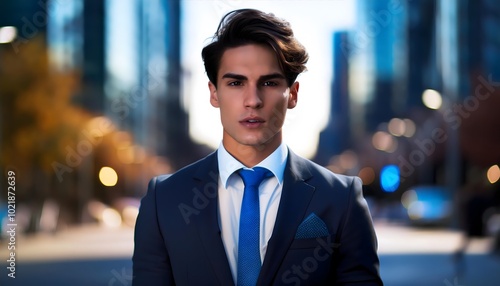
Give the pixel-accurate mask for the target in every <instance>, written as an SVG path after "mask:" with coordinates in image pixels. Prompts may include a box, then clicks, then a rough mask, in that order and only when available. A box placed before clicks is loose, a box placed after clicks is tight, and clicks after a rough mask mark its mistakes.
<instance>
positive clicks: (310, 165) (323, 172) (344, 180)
mask: <svg viewBox="0 0 500 286" xmlns="http://www.w3.org/2000/svg"><path fill="white" fill-rule="evenodd" d="M298 158H299V160H301V161H302V164H303V166H304V167H306V168H307V169H308V170H309V171H310V172H311V176H312V178H313V179H315V180H324V181H325V182H328V183H329V184H334V185H337V184H341V185H343V186H344V187H348V186H350V185H352V184H353V183H354V182H355V181H358V180H359V181H361V179H360V178H359V177H357V176H348V175H342V174H337V173H334V172H332V171H331V170H329V169H327V168H326V167H323V166H321V165H319V164H317V163H315V162H313V161H311V160H309V159H306V158H302V157H298Z"/></svg>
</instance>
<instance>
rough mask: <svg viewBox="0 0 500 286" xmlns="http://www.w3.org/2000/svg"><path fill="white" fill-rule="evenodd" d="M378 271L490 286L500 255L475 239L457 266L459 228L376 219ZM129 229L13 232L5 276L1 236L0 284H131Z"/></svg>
mask: <svg viewBox="0 0 500 286" xmlns="http://www.w3.org/2000/svg"><path fill="white" fill-rule="evenodd" d="M375 230H376V232H377V236H378V241H379V254H380V262H381V263H380V272H381V276H382V279H383V280H384V283H385V285H388V286H391V285H394V286H404V285H408V286H411V285H415V286H419V285H444V286H458V285H460V286H469V285H471V286H472V285H481V286H488V285H491V286H494V285H499V282H498V281H500V271H499V270H500V257H493V256H492V255H490V254H489V247H490V244H491V240H490V239H480V240H475V241H473V243H472V244H471V245H470V247H469V249H468V250H467V252H466V253H467V255H466V256H465V258H464V260H463V264H462V269H457V268H456V266H457V265H456V264H455V262H454V260H453V255H452V254H453V253H454V251H455V250H456V249H457V247H458V245H459V241H460V236H461V235H460V233H459V232H455V231H450V230H440V229H431V230H429V229H416V228H409V227H406V226H400V225H393V224H386V223H380V222H379V223H376V224H375ZM133 246H134V245H133V229H132V228H130V227H122V228H118V229H110V228H104V227H101V226H99V225H83V226H80V227H75V228H70V229H67V230H63V231H61V232H59V233H56V234H37V235H35V236H28V237H17V248H16V257H17V260H16V264H17V265H16V267H17V276H18V277H17V278H16V279H10V278H8V277H7V272H6V268H5V267H3V265H5V259H4V258H6V257H8V251H7V245H6V244H5V241H4V242H3V243H2V244H0V256H1V257H2V259H1V261H3V262H2V263H1V264H0V265H1V266H2V271H0V275H1V276H0V285H12V286H14V285H27V286H29V285H44V284H46V285H50V286H59V285H61V286H62V285H64V286H65V285H73V286H79V285H82V286H83V285H85V286H88V285H121V286H128V285H131V277H132V276H131V275H132V269H131V267H132V262H131V257H132V252H133Z"/></svg>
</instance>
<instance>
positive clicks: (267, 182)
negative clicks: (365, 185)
mask: <svg viewBox="0 0 500 286" xmlns="http://www.w3.org/2000/svg"><path fill="white" fill-rule="evenodd" d="M202 56H203V60H204V62H205V69H206V72H207V75H208V78H209V80H210V82H209V83H208V88H209V90H210V103H211V104H212V106H214V107H216V108H219V109H220V115H221V122H222V126H223V135H222V143H221V144H220V146H219V148H218V150H217V151H216V152H214V153H212V154H210V155H208V156H207V157H206V158H204V159H202V160H200V161H198V162H196V163H194V164H192V165H190V166H187V167H185V168H183V169H181V170H179V171H178V172H176V173H174V174H173V175H171V176H160V177H157V178H154V179H153V180H152V181H151V182H150V184H149V187H148V193H147V195H146V196H145V197H144V198H143V200H142V204H141V208H140V211H139V216H138V219H137V224H136V230H135V250H134V256H133V264H134V267H133V268H134V278H133V279H134V280H133V285H148V286H149V285H354V284H355V285H382V281H381V279H380V276H379V272H378V265H379V261H378V257H377V253H376V247H377V246H376V244H377V242H376V237H375V233H374V230H373V226H372V221H371V217H370V213H369V211H368V208H367V205H366V202H365V200H364V199H363V197H362V193H361V181H360V180H359V178H355V177H347V176H341V175H336V174H333V173H331V172H330V171H328V170H327V169H324V168H322V167H320V166H318V165H316V164H314V163H312V162H311V161H309V160H306V159H304V158H301V157H299V156H297V155H295V154H294V153H293V152H292V151H290V150H289V149H288V148H287V146H286V145H285V144H284V143H283V142H282V126H283V122H284V119H285V114H286V111H287V109H291V108H294V107H295V106H296V104H297V98H298V91H299V83H298V82H296V81H295V80H296V78H297V76H298V74H300V73H301V72H302V71H304V70H305V64H306V62H307V60H308V55H307V53H306V51H305V49H304V47H303V46H302V45H301V44H300V43H299V42H298V41H297V40H296V39H295V38H294V35H293V32H292V30H291V28H290V25H289V23H288V22H286V21H284V20H281V19H279V18H277V17H275V16H274V15H272V14H266V13H263V12H260V11H257V10H251V9H243V10H237V11H233V12H230V13H229V14H227V15H226V16H225V17H224V18H223V19H222V21H221V23H220V25H219V27H218V29H217V32H216V34H215V36H214V39H213V42H212V43H211V44H209V45H208V46H206V47H205V48H204V49H203V52H202ZM254 175H259V176H255V177H254ZM256 177H259V178H256ZM252 195H253V196H252Z"/></svg>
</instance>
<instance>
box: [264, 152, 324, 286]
mask: <svg viewBox="0 0 500 286" xmlns="http://www.w3.org/2000/svg"><path fill="white" fill-rule="evenodd" d="M304 163H305V161H304V159H302V158H300V157H298V156H297V155H295V154H294V153H293V152H291V151H289V152H288V161H287V165H286V168H285V174H284V179H283V191H282V193H281V201H280V205H279V208H278V215H277V217H276V223H275V225H274V230H273V234H272V236H271V238H270V239H269V242H268V247H267V252H266V256H265V259H264V263H263V265H262V268H261V272H260V276H259V281H258V283H257V284H258V285H269V284H271V283H272V281H273V279H274V276H275V275H276V272H277V270H278V269H279V266H280V264H281V262H282V260H283V258H284V257H285V255H286V253H287V251H288V248H289V246H290V244H291V243H292V241H293V239H294V238H295V232H296V230H297V228H298V226H299V224H300V223H301V222H302V220H303V218H304V215H305V212H306V210H307V207H308V206H309V202H310V201H311V198H312V195H313V193H314V187H313V186H311V185H309V184H307V183H306V180H308V179H309V178H310V177H311V173H310V172H309V169H308V168H307V166H305V164H304Z"/></svg>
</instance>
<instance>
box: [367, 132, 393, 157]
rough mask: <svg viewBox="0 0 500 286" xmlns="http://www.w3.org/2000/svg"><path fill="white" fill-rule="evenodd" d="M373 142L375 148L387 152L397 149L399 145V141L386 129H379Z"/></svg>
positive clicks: (374, 135)
mask: <svg viewBox="0 0 500 286" xmlns="http://www.w3.org/2000/svg"><path fill="white" fill-rule="evenodd" d="M372 144H373V147H375V149H377V150H381V151H384V152H387V153H392V152H394V151H396V149H397V147H398V142H397V141H396V140H395V139H394V137H393V136H392V135H391V134H389V133H387V132H385V131H378V132H376V133H375V134H373V138H372Z"/></svg>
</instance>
